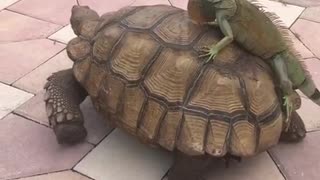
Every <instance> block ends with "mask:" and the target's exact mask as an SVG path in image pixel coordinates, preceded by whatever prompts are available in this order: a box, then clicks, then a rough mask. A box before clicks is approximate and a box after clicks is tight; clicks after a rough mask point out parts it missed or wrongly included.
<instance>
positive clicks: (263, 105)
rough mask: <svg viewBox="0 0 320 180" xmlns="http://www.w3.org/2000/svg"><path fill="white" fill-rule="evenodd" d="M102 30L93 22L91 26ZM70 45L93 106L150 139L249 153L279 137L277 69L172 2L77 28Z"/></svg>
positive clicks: (168, 145)
mask: <svg viewBox="0 0 320 180" xmlns="http://www.w3.org/2000/svg"><path fill="white" fill-rule="evenodd" d="M93 27H94V28H93ZM73 28H74V29H75V32H76V33H78V37H77V38H75V39H73V40H72V41H70V42H69V44H68V47H67V50H68V54H69V56H70V58H71V59H73V60H74V61H75V64H74V67H73V70H74V75H75V77H76V79H77V80H78V81H79V82H80V83H81V84H82V86H83V87H84V88H85V89H86V90H87V91H88V93H89V95H90V96H91V98H92V100H93V102H94V104H95V107H96V108H97V110H98V111H100V112H101V113H103V114H104V115H105V117H106V119H108V120H110V121H111V122H114V124H115V125H116V126H117V127H120V128H122V129H124V130H125V131H126V132H129V133H130V134H132V135H135V136H137V137H139V139H140V140H142V141H143V142H147V143H150V144H154V145H160V146H161V147H163V148H165V149H167V150H170V151H173V150H174V149H178V150H180V151H182V152H184V153H186V154H189V155H202V154H205V153H206V154H210V155H212V156H224V155H225V154H226V153H231V154H233V155H237V156H251V155H254V154H256V153H258V152H261V151H264V150H266V149H267V148H269V147H270V146H272V145H275V144H276V143H277V142H278V139H279V136H280V133H281V131H282V125H283V114H282V111H281V105H280V104H279V102H280V101H279V99H278V96H277V95H276V92H275V87H274V84H273V80H272V76H271V73H270V69H269V68H268V66H267V65H266V64H264V63H263V62H262V60H261V59H259V58H257V57H255V56H252V55H250V54H248V53H247V52H245V51H244V50H242V49H240V48H239V47H237V45H235V44H232V45H230V46H228V47H227V48H225V49H224V50H223V51H222V52H221V53H220V54H219V55H218V56H217V57H216V59H215V60H214V61H213V62H212V63H208V64H205V63H204V62H205V61H204V60H205V59H201V58H199V57H198V56H199V50H200V48H201V47H202V46H205V45H211V44H214V43H216V42H217V41H218V40H220V39H221V34H220V33H219V30H218V29H215V28H212V29H208V27H203V26H199V25H196V24H194V23H192V22H191V21H190V19H189V18H188V15H187V12H186V11H184V10H181V9H177V8H174V7H171V6H164V5H157V6H142V7H127V8H124V9H121V10H119V11H117V12H113V13H108V14H105V15H103V16H101V17H100V18H99V19H97V20H90V21H85V22H83V24H82V25H79V26H77V27H73Z"/></svg>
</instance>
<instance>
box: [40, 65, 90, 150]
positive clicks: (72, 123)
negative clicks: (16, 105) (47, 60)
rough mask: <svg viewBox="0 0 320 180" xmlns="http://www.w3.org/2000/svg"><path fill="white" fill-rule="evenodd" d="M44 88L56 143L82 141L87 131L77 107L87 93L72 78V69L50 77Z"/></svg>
mask: <svg viewBox="0 0 320 180" xmlns="http://www.w3.org/2000/svg"><path fill="white" fill-rule="evenodd" d="M44 88H45V90H46V93H45V97H44V99H45V103H46V111H47V115H48V118H49V124H50V125H51V126H52V127H53V130H54V132H55V134H56V137H57V140H58V143H60V144H63V143H67V144H72V143H77V142H80V141H81V140H83V139H84V138H85V137H86V135H87V131H86V129H85V128H84V126H83V123H84V121H83V115H82V113H81V110H80V107H79V105H80V103H81V102H82V101H83V100H84V99H85V97H86V96H87V92H86V91H85V90H84V89H83V88H82V87H81V85H80V84H79V83H78V82H77V81H76V79H75V78H74V76H73V72H72V69H68V70H63V71H59V72H57V73H54V74H53V75H51V76H50V77H49V78H48V82H47V83H46V85H45V87H44Z"/></svg>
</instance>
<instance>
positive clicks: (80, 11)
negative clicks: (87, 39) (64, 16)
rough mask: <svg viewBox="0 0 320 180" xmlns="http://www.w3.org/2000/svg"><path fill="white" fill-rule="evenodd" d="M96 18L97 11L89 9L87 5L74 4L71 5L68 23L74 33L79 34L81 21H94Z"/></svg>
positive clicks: (97, 17) (97, 16)
mask: <svg viewBox="0 0 320 180" xmlns="http://www.w3.org/2000/svg"><path fill="white" fill-rule="evenodd" d="M98 19H99V15H98V13H97V12H95V11H93V10H92V9H90V8H89V7H88V6H77V5H75V6H73V7H72V13H71V18H70V23H71V26H72V29H73V31H74V33H75V34H76V35H80V32H81V24H82V23H84V22H86V21H96V20H98Z"/></svg>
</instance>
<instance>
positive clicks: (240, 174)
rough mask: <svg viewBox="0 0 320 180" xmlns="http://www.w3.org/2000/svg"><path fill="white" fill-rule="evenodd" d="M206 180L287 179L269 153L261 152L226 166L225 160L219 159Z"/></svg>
mask: <svg viewBox="0 0 320 180" xmlns="http://www.w3.org/2000/svg"><path fill="white" fill-rule="evenodd" d="M205 178H206V180H218V179H221V180H222V179H223V180H249V179H254V180H271V179H272V180H285V179H284V177H283V176H282V174H281V173H280V171H279V170H278V168H277V166H276V165H275V164H274V162H273V161H272V159H271V158H270V156H269V155H268V153H266V152H264V153H261V154H259V155H257V156H255V157H253V158H249V159H243V160H242V162H241V163H238V162H236V161H231V163H230V167H229V168H225V163H224V162H223V161H218V162H217V163H216V164H214V165H213V167H212V168H210V169H209V172H208V173H207V174H206V175H205Z"/></svg>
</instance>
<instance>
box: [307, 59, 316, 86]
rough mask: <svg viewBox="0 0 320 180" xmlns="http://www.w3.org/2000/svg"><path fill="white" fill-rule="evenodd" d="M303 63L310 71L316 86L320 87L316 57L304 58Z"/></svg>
mask: <svg viewBox="0 0 320 180" xmlns="http://www.w3.org/2000/svg"><path fill="white" fill-rule="evenodd" d="M304 63H305V64H306V66H307V70H308V71H309V72H310V74H311V76H312V79H313V81H314V82H315V84H316V86H317V87H319V88H320V60H319V59H317V58H310V59H305V60H304Z"/></svg>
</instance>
